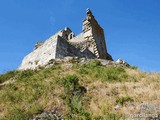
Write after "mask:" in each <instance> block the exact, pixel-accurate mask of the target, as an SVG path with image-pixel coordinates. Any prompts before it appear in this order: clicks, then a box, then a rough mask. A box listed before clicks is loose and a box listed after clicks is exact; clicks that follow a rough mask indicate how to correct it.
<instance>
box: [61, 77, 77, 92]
mask: <svg viewBox="0 0 160 120" xmlns="http://www.w3.org/2000/svg"><path fill="white" fill-rule="evenodd" d="M78 81H79V80H78V77H77V76H76V75H68V76H66V77H64V78H62V84H63V86H64V88H65V90H67V92H70V91H74V90H75V89H76V88H78V87H79V83H78Z"/></svg>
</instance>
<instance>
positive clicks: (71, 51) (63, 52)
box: [56, 36, 95, 58]
mask: <svg viewBox="0 0 160 120" xmlns="http://www.w3.org/2000/svg"><path fill="white" fill-rule="evenodd" d="M66 56H77V57H79V58H80V57H85V58H95V55H94V54H92V53H91V52H90V51H89V50H88V49H85V50H84V51H83V52H81V51H80V49H79V48H76V47H75V46H73V45H71V44H70V43H69V42H67V41H66V40H64V39H63V38H62V37H60V36H59V37H58V41H57V48H56V58H64V57H66Z"/></svg>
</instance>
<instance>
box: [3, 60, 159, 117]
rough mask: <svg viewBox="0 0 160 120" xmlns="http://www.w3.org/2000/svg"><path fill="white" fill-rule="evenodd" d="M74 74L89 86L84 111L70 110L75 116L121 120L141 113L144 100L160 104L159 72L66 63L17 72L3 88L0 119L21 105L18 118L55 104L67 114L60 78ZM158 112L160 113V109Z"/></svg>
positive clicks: (81, 100) (85, 85)
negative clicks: (73, 111)
mask: <svg viewBox="0 0 160 120" xmlns="http://www.w3.org/2000/svg"><path fill="white" fill-rule="evenodd" d="M70 66H72V67H70ZM123 69H124V70H123ZM82 70H84V71H82ZM101 70H103V71H101ZM110 70H111V71H112V72H111V74H112V73H113V72H114V74H112V75H111V76H110ZM97 71H98V72H97ZM99 71H100V73H99ZM32 72H33V74H32ZM73 74H74V75H76V76H77V77H78V79H79V84H80V85H81V86H84V87H85V88H86V89H87V93H85V94H84V95H83V96H82V98H81V99H80V102H81V103H82V106H81V107H82V109H83V111H81V112H82V113H81V112H76V113H74V114H73V113H70V114H71V115H73V117H74V116H76V119H80V118H81V119H82V118H83V119H85V117H84V116H85V115H84V114H86V113H87V114H89V116H90V117H89V118H88V119H92V120H114V119H115V120H121V119H125V117H124V116H125V115H126V114H133V113H139V112H140V105H141V104H156V105H160V74H159V73H145V72H141V71H139V70H137V69H131V68H115V67H113V68H112V67H111V68H104V67H102V66H99V65H96V64H95V63H92V64H91V65H89V66H81V65H80V66H79V65H77V64H73V65H70V63H69V64H68V63H67V64H66V63H65V64H61V65H57V67H55V68H47V69H42V70H40V71H31V73H30V72H27V73H25V74H19V73H18V75H14V77H15V76H16V78H17V79H16V81H15V83H13V84H12V85H6V86H4V87H1V88H0V98H1V99H0V119H6V120H8V119H13V116H11V115H16V114H17V115H18V114H19V112H15V111H17V110H19V109H20V110H22V111H23V110H24V111H23V112H24V114H19V115H20V117H19V118H24V119H28V118H29V117H30V116H34V115H36V114H37V113H40V112H42V111H48V110H51V109H54V108H58V109H59V111H60V113H62V114H63V115H67V114H68V111H67V110H68V106H67V104H66V101H65V99H63V96H64V95H65V90H64V87H63V85H62V84H61V79H62V78H63V77H65V76H67V75H73ZM75 105H79V103H76V104H75ZM73 107H75V106H73ZM76 107H77V106H76ZM13 111H14V112H15V113H13ZM22 111H20V112H22ZM157 113H159V114H160V111H157ZM78 116H81V117H80V118H78ZM66 119H67V118H66ZM15 120H16V118H15Z"/></svg>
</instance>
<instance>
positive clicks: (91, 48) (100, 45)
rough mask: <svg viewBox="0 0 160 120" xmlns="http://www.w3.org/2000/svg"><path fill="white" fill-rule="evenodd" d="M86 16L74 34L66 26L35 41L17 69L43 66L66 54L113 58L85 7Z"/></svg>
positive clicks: (100, 30) (98, 27) (102, 33)
mask: <svg viewBox="0 0 160 120" xmlns="http://www.w3.org/2000/svg"><path fill="white" fill-rule="evenodd" d="M86 13H87V17H86V18H85V19H84V20H83V27H82V33H80V34H79V35H77V36H75V34H74V33H73V32H72V31H71V30H70V29H69V28H68V27H66V28H65V29H63V30H60V31H59V32H57V33H56V34H55V35H53V36H51V37H50V38H49V39H47V40H46V41H44V42H37V43H36V45H35V48H34V50H33V52H31V53H29V54H28V55H27V56H26V57H24V59H23V61H22V63H21V65H20V67H19V68H18V69H19V70H25V69H35V68H37V67H38V66H45V65H46V64H48V62H49V61H50V60H52V59H56V58H59V59H63V58H64V57H67V56H72V57H75V56H76V57H79V58H82V57H85V58H87V59H93V58H99V59H107V60H113V59H112V57H111V56H110V55H109V54H108V52H107V48H106V43H105V37H104V31H103V29H102V28H101V27H100V25H99V24H98V22H97V21H96V19H95V18H94V16H93V15H92V12H91V10H90V9H87V12H86Z"/></svg>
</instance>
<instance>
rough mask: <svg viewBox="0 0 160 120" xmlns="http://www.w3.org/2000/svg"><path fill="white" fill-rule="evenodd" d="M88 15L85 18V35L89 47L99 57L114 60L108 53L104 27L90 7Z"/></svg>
mask: <svg viewBox="0 0 160 120" xmlns="http://www.w3.org/2000/svg"><path fill="white" fill-rule="evenodd" d="M86 13H87V17H86V18H85V19H84V20H83V28H82V30H83V37H84V39H85V40H86V41H87V44H88V45H87V46H88V49H89V50H90V51H91V52H92V53H93V54H95V55H96V57H97V58H101V59H109V60H112V57H111V56H110V55H109V54H108V53H107V48H106V42H105V37H104V31H103V28H102V27H101V26H100V25H99V24H98V22H97V20H96V19H95V18H94V16H93V15H92V12H91V10H90V9H87V11H86Z"/></svg>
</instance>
